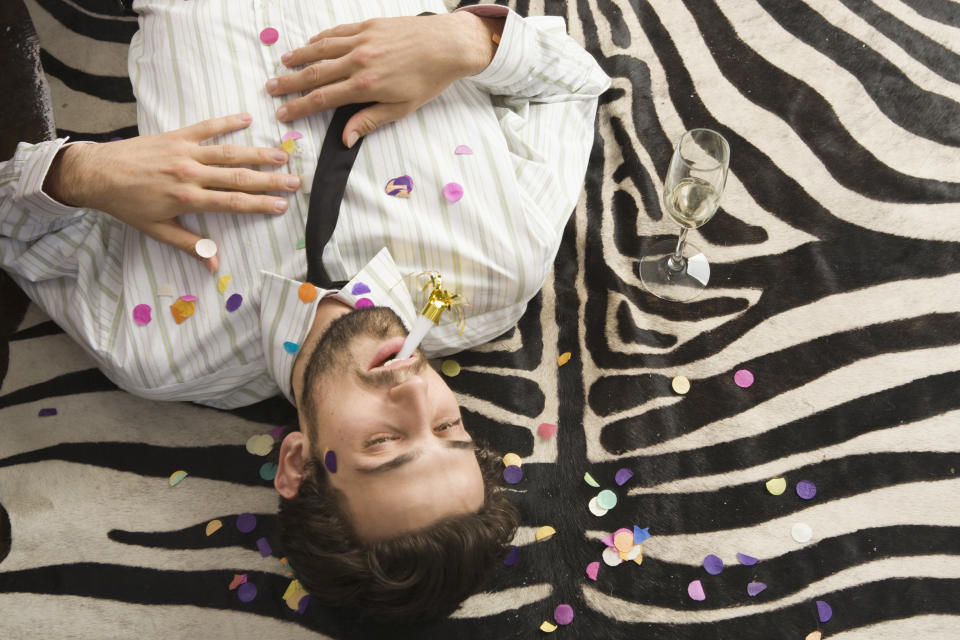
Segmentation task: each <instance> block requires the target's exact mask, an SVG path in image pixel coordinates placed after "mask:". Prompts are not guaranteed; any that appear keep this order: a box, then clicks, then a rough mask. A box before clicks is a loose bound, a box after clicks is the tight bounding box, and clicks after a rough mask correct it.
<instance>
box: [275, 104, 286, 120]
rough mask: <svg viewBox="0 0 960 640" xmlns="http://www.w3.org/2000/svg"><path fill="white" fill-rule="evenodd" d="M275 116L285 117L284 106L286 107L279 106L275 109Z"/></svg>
mask: <svg viewBox="0 0 960 640" xmlns="http://www.w3.org/2000/svg"><path fill="white" fill-rule="evenodd" d="M277 117H278V118H280V119H281V120H283V119H284V118H286V117H287V108H286V107H280V108H279V109H277Z"/></svg>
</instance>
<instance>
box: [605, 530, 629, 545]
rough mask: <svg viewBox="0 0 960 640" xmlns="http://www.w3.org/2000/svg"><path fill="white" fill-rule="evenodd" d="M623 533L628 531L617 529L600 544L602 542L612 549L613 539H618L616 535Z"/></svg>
mask: <svg viewBox="0 0 960 640" xmlns="http://www.w3.org/2000/svg"><path fill="white" fill-rule="evenodd" d="M621 531H626V529H617V530H616V531H614V532H613V533H611V534H610V535H608V536H607V537H606V538H603V539H602V540H601V541H600V542H602V543H603V544H605V545H607V546H608V547H612V546H613V539H614V538H615V537H616V535H617V534H618V533H620V532H621Z"/></svg>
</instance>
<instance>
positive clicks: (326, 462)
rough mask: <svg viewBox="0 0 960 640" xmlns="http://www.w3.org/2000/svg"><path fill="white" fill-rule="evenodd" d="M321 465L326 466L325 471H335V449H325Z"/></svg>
mask: <svg viewBox="0 0 960 640" xmlns="http://www.w3.org/2000/svg"><path fill="white" fill-rule="evenodd" d="M323 466H325V467H326V468H327V471H329V472H330V473H336V472H337V452H336V451H327V452H326V453H325V454H323Z"/></svg>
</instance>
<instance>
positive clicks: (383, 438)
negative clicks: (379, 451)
mask: <svg viewBox="0 0 960 640" xmlns="http://www.w3.org/2000/svg"><path fill="white" fill-rule="evenodd" d="M393 439H394V436H377V437H375V438H370V439H369V440H367V441H366V442H364V443H363V446H364V447H375V446H377V445H378V444H383V443H384V442H390V441H391V440H393Z"/></svg>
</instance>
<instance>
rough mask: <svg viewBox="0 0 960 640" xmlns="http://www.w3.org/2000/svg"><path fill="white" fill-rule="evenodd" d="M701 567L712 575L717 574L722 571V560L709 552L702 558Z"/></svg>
mask: <svg viewBox="0 0 960 640" xmlns="http://www.w3.org/2000/svg"><path fill="white" fill-rule="evenodd" d="M703 568H704V569H706V570H707V573H709V574H710V575H712V576H715V575H718V574H719V573H720V572H721V571H723V560H721V559H720V557H719V556H715V555H713V554H712V553H711V554H710V555H708V556H707V557H706V558H704V559H703Z"/></svg>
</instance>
